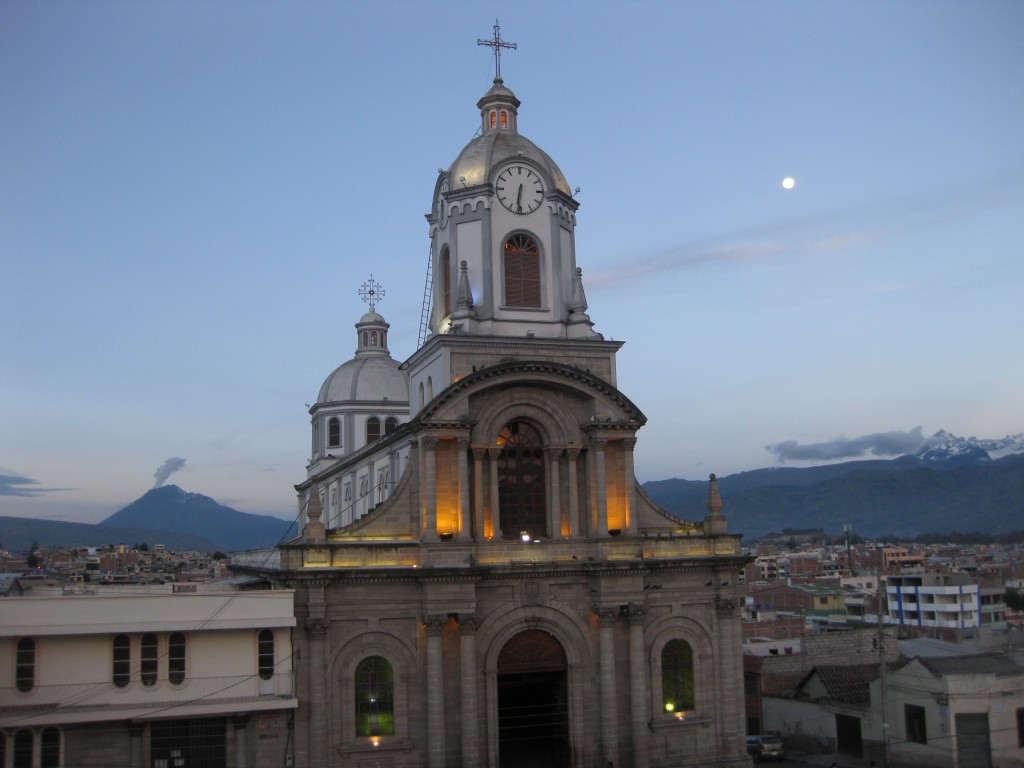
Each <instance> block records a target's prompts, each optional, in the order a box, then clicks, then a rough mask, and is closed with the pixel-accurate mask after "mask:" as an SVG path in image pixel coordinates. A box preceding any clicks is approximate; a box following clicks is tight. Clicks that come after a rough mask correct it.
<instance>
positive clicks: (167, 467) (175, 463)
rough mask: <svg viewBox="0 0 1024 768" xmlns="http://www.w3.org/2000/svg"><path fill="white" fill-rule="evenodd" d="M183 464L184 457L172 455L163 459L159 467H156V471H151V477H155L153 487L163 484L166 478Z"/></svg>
mask: <svg viewBox="0 0 1024 768" xmlns="http://www.w3.org/2000/svg"><path fill="white" fill-rule="evenodd" d="M184 466H185V459H182V458H179V457H178V456H173V457H171V458H169V459H168V460H167V461H165V462H164V463H163V464H162V465H161V466H160V467H158V468H157V470H156V472H154V473H153V477H155V478H156V483H154V485H153V487H154V488H159V487H160V486H161V485H163V484H164V483H165V482H166V481H167V478H168V477H170V476H171V475H173V474H174V473H175V472H177V471H178V470H179V469H181V468H182V467H184Z"/></svg>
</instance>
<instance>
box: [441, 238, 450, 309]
mask: <svg viewBox="0 0 1024 768" xmlns="http://www.w3.org/2000/svg"><path fill="white" fill-rule="evenodd" d="M441 290H442V291H443V292H444V313H445V315H446V316H447V315H450V314H451V313H452V259H451V254H449V253H448V246H445V247H444V250H443V251H441Z"/></svg>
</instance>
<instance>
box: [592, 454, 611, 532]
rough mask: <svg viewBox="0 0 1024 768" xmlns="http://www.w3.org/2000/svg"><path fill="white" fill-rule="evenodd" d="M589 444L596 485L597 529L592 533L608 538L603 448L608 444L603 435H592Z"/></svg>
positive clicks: (606, 480)
mask: <svg viewBox="0 0 1024 768" xmlns="http://www.w3.org/2000/svg"><path fill="white" fill-rule="evenodd" d="M590 444H591V445H592V446H593V447H594V475H595V481H594V482H595V484H596V486H597V530H596V531H594V535H595V536H597V537H598V538H605V539H606V538H608V478H607V477H605V474H606V473H605V469H604V449H605V446H606V445H608V439H607V438H604V437H593V438H591V439H590Z"/></svg>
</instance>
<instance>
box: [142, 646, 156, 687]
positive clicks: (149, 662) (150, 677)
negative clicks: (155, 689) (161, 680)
mask: <svg viewBox="0 0 1024 768" xmlns="http://www.w3.org/2000/svg"><path fill="white" fill-rule="evenodd" d="M157 647H158V646H157V640H156V635H154V634H146V635H143V636H142V643H141V644H140V646H139V648H140V650H141V652H142V654H141V656H142V664H141V665H140V667H139V678H140V679H141V680H142V684H143V685H156V673H157V659H158V655H157Z"/></svg>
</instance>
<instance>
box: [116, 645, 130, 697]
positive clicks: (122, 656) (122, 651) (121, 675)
mask: <svg viewBox="0 0 1024 768" xmlns="http://www.w3.org/2000/svg"><path fill="white" fill-rule="evenodd" d="M113 672H114V674H113V681H114V685H116V686H117V687H118V688H124V687H125V686H126V685H128V683H129V682H130V681H131V672H132V641H131V639H130V638H129V637H128V635H117V636H116V637H115V638H114V669H113Z"/></svg>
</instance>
